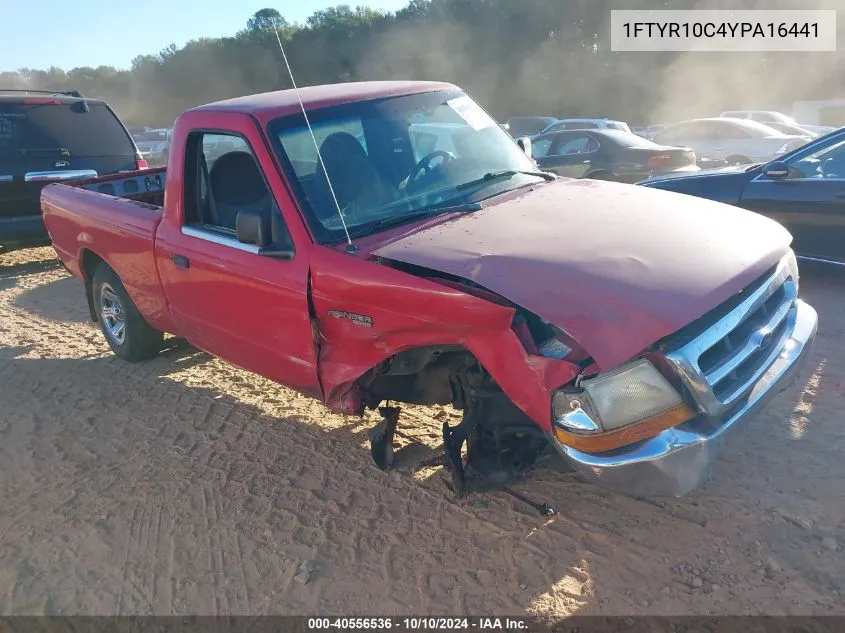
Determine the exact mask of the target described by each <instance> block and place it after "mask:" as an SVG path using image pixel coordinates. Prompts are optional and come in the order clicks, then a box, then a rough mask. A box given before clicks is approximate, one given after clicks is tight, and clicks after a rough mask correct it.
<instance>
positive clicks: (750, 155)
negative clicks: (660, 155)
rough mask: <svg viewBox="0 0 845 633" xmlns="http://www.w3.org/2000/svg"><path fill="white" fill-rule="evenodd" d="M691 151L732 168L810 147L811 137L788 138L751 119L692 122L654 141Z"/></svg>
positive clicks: (672, 127) (666, 130)
mask: <svg viewBox="0 0 845 633" xmlns="http://www.w3.org/2000/svg"><path fill="white" fill-rule="evenodd" d="M651 140H652V141H654V142H655V143H659V144H660V145H674V146H682V147H691V148H692V149H693V150H695V153H696V155H698V156H704V157H707V158H710V159H715V160H720V161H725V162H728V163H731V164H741V163H763V162H767V161H769V160H772V158H774V157H776V156H779V155H781V154H785V153H786V152H789V151H792V150H793V149H795V148H797V147H800V146H802V145H804V144H805V143H807V142H808V141H809V140H811V139H810V137H809V136H796V135H791V134H784V133H783V132H779V131H777V130H775V129H773V128H770V127H769V126H767V125H763V124H762V123H758V122H757V121H752V120H750V119H729V118H721V117H718V118H712V119H691V120H689V121H683V122H682V123H676V124H675V125H670V126H669V127H667V128H666V129H665V130H663V131H661V132H658V133H657V134H655V135H654V137H653V138H652V139H651Z"/></svg>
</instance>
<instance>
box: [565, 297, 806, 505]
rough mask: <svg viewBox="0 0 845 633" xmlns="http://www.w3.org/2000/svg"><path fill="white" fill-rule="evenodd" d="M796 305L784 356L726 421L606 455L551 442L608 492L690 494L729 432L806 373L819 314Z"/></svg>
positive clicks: (686, 426) (691, 424)
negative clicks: (805, 363)
mask: <svg viewBox="0 0 845 633" xmlns="http://www.w3.org/2000/svg"><path fill="white" fill-rule="evenodd" d="M796 304H797V306H796V307H797V314H796V319H795V326H794V328H793V331H792V334H791V335H790V336H789V338H788V339H787V340H786V343H785V344H784V345H783V347H782V351H781V353H780V355H779V356H777V358H776V359H775V361H774V362H773V363H772V364H771V365H770V366H769V368H768V370H766V372H765V373H764V374H763V375H762V376H761V377H760V378H759V380H757V382H756V383H755V384H754V387H753V388H752V389H751V391H750V392H749V394H748V396H747V398H745V400H744V402H743V403H742V404H741V405H740V406H739V407H738V408H736V409H734V410H733V411H731V413H730V414H728V416H726V418H725V419H723V420H714V419H713V418H705V417H702V416H699V417H696V418H693V419H692V420H689V421H688V422H684V423H683V424H680V425H678V426H676V427H673V428H670V429H667V430H665V431H663V432H661V433H659V434H658V435H656V436H655V437H652V438H650V439H648V440H643V441H641V442H637V443H635V444H632V445H629V446H624V447H622V448H618V449H615V450H613V451H608V452H605V453H585V452H582V451H578V450H576V449H574V448H572V447H569V446H566V445H564V444H561V443H560V442H558V441H557V439H556V438H552V441H553V442H554V444H555V447H556V448H557V450H558V452H560V453H561V454H562V455H563V456H564V458H566V460H567V461H569V462H570V463H571V464H572V466H573V467H574V468H575V470H576V471H577V472H579V473H580V474H581V475H582V476H584V477H585V478H587V479H589V480H591V481H594V482H595V483H597V484H599V485H601V486H604V487H607V488H611V489H614V490H618V491H620V492H623V493H626V494H629V495H633V496H642V497H682V496H684V495H686V494H689V493H690V492H692V491H693V490H695V489H696V488H698V487H700V486H701V485H702V484H703V483H704V482H705V481H706V480H707V479H708V477H709V476H710V473H711V470H712V467H713V463H714V462H715V460H716V456H717V455H718V453H719V451H720V449H721V447H722V444H723V443H724V440H725V437H726V435H727V434H728V432H729V431H731V430H732V429H734V428H736V427H738V426H740V425H741V423H743V422H746V421H747V420H749V419H751V418H752V417H754V416H755V415H756V414H757V413H759V412H760V411H761V410H762V409H763V408H764V407H765V405H766V404H767V403H768V402H769V400H771V398H773V397H774V396H775V395H777V394H778V393H780V392H782V391H783V390H785V389H787V388H788V387H789V386H790V385H792V384H793V383H794V382H796V379H798V377H799V375H800V374H801V369H802V366H803V365H804V361H805V360H806V358H807V356H809V352H810V349H811V348H812V343H813V340H814V338H815V335H816V329H817V327H818V316H817V314H816V311H815V310H814V309H813V308H812V307H811V306H809V305H808V304H806V303H804V302H803V301H800V300H798V301H796ZM761 431H765V428H762V429H761Z"/></svg>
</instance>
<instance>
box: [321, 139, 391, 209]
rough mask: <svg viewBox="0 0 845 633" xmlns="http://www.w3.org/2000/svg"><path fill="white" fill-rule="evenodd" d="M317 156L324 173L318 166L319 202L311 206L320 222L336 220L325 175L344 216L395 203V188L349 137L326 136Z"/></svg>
mask: <svg viewBox="0 0 845 633" xmlns="http://www.w3.org/2000/svg"><path fill="white" fill-rule="evenodd" d="M320 156H321V157H322V159H323V164H324V165H325V171H324V170H323V169H321V168H319V166H318V168H317V174H316V176H317V178H316V181H317V186H318V190H319V191H320V192H321V193H320V195H319V197H320V198H321V199H320V200H319V201H314V202H315V204H314V205H313V206H314V213H316V214H317V216H318V218H319V219H320V220H321V221H325V220H329V219H332V218H334V217H335V216H336V211H335V208H334V201H333V200H332V199H331V191H330V190H329V183H328V178H327V174H326V172H328V176H329V177H331V185H332V188H333V189H334V193H335V196H336V197H337V202H338V204H339V205H340V208H341V209H342V210H343V212H344V214H345V213H354V212H355V211H358V210H365V209H375V208H379V207H381V206H383V205H385V204H387V203H389V202H391V201H393V200H395V199H396V194H397V192H396V188H395V187H393V186H392V185H391V184H390V182H389V181H388V180H387V178H385V177H384V176H383V175H382V174H381V173H380V172H379V170H378V169H376V167H375V166H374V165H373V163H372V162H371V161H370V157H369V156H367V153H366V152H365V151H364V148H363V147H362V146H361V143H360V142H358V139H356V138H355V137H354V136H353V135H352V134H349V133H348V132H334V133H332V134H329V135H328V136H327V137H326V138H325V140H324V141H323V143H322V144H321V145H320Z"/></svg>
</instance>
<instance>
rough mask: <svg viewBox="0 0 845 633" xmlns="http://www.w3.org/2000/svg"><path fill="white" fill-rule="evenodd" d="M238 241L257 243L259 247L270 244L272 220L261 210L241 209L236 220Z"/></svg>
mask: <svg viewBox="0 0 845 633" xmlns="http://www.w3.org/2000/svg"><path fill="white" fill-rule="evenodd" d="M235 231H236V233H237V236H238V241H239V242H243V243H244V244H255V245H256V246H258V247H263V246H269V245H270V243H271V241H272V237H271V230H270V222H269V221H268V219H267V217H266V216H265V214H263V213H261V212H260V211H240V212H238V216H237V220H236V222H235Z"/></svg>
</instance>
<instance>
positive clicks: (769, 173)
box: [763, 160, 804, 180]
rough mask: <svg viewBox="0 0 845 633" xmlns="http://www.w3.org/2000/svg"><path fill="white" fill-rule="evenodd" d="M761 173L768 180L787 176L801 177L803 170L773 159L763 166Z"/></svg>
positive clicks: (784, 178)
mask: <svg viewBox="0 0 845 633" xmlns="http://www.w3.org/2000/svg"><path fill="white" fill-rule="evenodd" d="M763 175H764V176H765V177H766V178H767V179H768V180H786V179H788V178H803V177H804V172H803V171H801V170H800V169H798V168H797V167H792V166H791V165H788V164H787V163H785V162H783V161H782V160H775V161H772V162H771V163H769V164H768V165H766V166H765V167H764V168H763Z"/></svg>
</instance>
